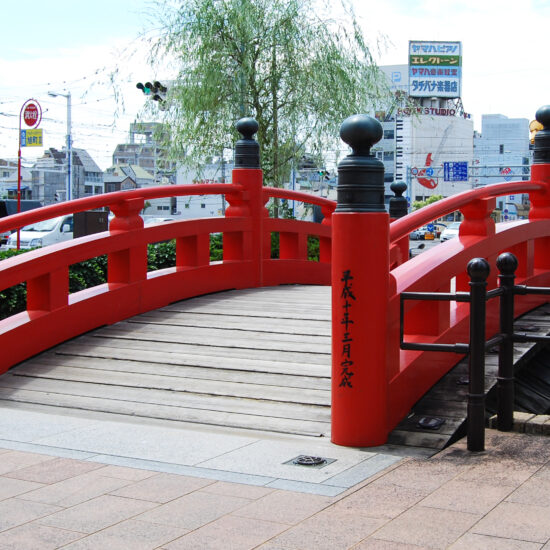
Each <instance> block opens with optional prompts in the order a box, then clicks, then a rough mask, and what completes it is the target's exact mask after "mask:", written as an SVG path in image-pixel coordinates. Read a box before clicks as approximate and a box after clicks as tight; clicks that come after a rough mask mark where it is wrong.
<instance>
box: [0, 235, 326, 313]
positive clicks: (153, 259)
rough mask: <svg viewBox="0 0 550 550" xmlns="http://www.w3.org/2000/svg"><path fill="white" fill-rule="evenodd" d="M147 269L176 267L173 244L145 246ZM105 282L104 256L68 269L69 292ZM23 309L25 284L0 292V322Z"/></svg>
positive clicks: (6, 253)
mask: <svg viewBox="0 0 550 550" xmlns="http://www.w3.org/2000/svg"><path fill="white" fill-rule="evenodd" d="M25 252H27V250H19V251H18V250H2V251H0V261H1V260H3V259H5V258H11V257H12V256H16V255H18V254H23V253H25ZM271 257H272V258H278V257H279V233H272V234H271ZM222 259H223V235H222V234H221V233H213V234H212V235H210V260H211V261H221V260H222ZM308 259H309V260H314V261H316V260H319V238H318V237H313V236H309V237H308ZM147 264H148V266H147V269H148V270H149V271H155V270H158V269H165V268H167V267H173V266H175V265H176V241H175V240H171V241H167V242H161V243H154V244H150V245H149V246H148V247H147ZM106 282H107V256H106V255H104V256H98V257H97V258H90V259H89V260H86V261H84V262H80V263H78V264H74V265H71V266H70V267H69V292H71V293H72V292H78V291H80V290H84V289H86V288H90V287H93V286H97V285H100V284H103V283H106ZM26 307H27V287H26V284H25V283H20V284H18V285H15V286H12V287H10V288H7V289H5V290H2V291H0V319H5V318H6V317H9V316H11V315H14V314H16V313H19V312H21V311H25V309H26Z"/></svg>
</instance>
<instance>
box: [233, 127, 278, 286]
mask: <svg viewBox="0 0 550 550" xmlns="http://www.w3.org/2000/svg"><path fill="white" fill-rule="evenodd" d="M236 128H237V130H238V131H239V133H240V134H241V135H242V139H240V140H238V141H237V143H236V145H235V164H234V166H235V168H234V169H233V174H232V180H233V183H238V184H240V185H242V187H243V192H242V193H239V194H227V195H226V198H227V202H228V203H229V206H228V208H227V209H226V211H225V215H226V217H228V218H231V217H247V218H249V219H250V229H249V230H248V231H244V232H231V233H224V236H223V259H224V261H230V260H243V259H250V260H251V262H252V264H253V268H252V270H251V272H252V278H251V281H250V285H251V286H261V285H262V280H263V277H262V266H263V259H264V258H269V247H270V243H269V242H268V238H269V235H267V236H266V235H265V234H264V230H263V220H264V218H266V217H267V216H268V215H269V214H268V211H267V209H266V208H265V200H264V196H263V190H262V188H263V172H262V170H261V168H260V146H259V144H258V142H257V141H256V140H255V139H254V137H253V136H254V134H255V133H256V132H257V131H258V123H257V122H256V121H255V120H254V119H253V118H242V119H241V120H239V121H238V122H237V124H236Z"/></svg>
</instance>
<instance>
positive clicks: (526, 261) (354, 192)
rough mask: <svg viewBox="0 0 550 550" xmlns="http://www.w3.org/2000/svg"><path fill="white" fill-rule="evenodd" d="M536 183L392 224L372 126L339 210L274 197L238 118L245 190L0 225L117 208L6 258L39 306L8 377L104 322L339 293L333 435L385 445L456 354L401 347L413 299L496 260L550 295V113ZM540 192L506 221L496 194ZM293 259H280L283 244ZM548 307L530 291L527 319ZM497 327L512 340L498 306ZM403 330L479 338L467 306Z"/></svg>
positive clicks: (361, 137) (491, 189)
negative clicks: (200, 210) (81, 279)
mask: <svg viewBox="0 0 550 550" xmlns="http://www.w3.org/2000/svg"><path fill="white" fill-rule="evenodd" d="M537 118H538V119H539V121H540V122H542V123H543V126H544V130H543V131H541V132H539V134H540V138H539V135H537V138H536V139H537V140H538V141H536V145H535V164H534V165H533V167H532V180H531V181H528V182H513V183H503V184H495V185H491V186H487V187H484V188H480V189H475V190H472V191H469V192H465V193H462V194H460V195H456V196H454V197H449V198H447V199H444V200H441V201H439V202H437V203H434V204H433V205H431V206H428V207H426V208H423V209H422V210H420V211H418V212H415V213H412V214H409V215H408V216H405V217H403V218H400V219H397V220H395V221H393V222H392V223H391V224H390V220H389V216H388V214H387V212H386V210H385V207H384V171H383V165H382V163H381V162H379V161H377V160H376V159H375V157H374V156H373V155H371V154H370V147H371V146H372V145H373V144H374V143H376V142H377V141H378V140H379V139H380V137H381V135H382V132H381V127H380V124H379V123H378V122H377V121H375V120H374V119H371V118H370V117H361V116H359V117H351V118H350V119H349V120H348V121H346V122H344V124H343V125H342V130H341V135H342V138H343V139H344V141H346V142H347V143H348V144H350V146H351V147H352V149H353V153H352V154H351V155H349V156H348V157H346V158H345V159H344V160H343V161H342V162H341V163H340V165H339V184H338V201H337V203H334V202H333V201H330V200H327V199H323V198H320V197H316V196H313V195H309V194H304V193H299V192H295V191H289V190H283V189H273V188H268V187H263V183H262V171H261V170H260V169H259V156H258V154H257V146H258V144H257V142H256V141H255V140H254V139H253V138H252V136H253V134H254V133H255V131H256V129H257V125H255V124H256V123H255V122H254V124H252V123H251V122H250V121H247V122H245V123H241V122H242V121H241V122H240V123H239V125H240V126H239V125H238V129H239V131H240V132H241V133H242V134H243V136H244V138H243V139H242V140H239V141H238V142H237V145H236V151H235V166H236V168H235V169H234V171H233V177H232V180H233V183H231V184H206V185H190V186H166V187H156V188H151V189H138V190H133V191H124V192H118V193H111V194H105V195H100V196H96V197H89V198H84V199H79V200H75V201H70V202H67V203H60V204H57V205H54V206H48V207H44V208H41V209H37V210H32V211H28V212H25V213H23V214H17V215H15V216H11V217H9V218H4V219H2V220H0V232H1V231H4V230H9V229H17V228H18V227H21V226H23V225H25V224H29V223H33V222H35V221H39V220H43V219H48V218H51V217H55V216H60V215H65V214H70V213H74V212H79V211H84V210H89V209H93V208H101V207H108V208H109V209H110V210H111V211H112V212H113V213H114V219H113V220H112V221H111V224H110V227H109V231H108V232H104V233H98V234H94V235H89V236H86V237H80V238H78V239H74V240H72V241H66V242H64V243H60V244H57V245H53V246H51V247H46V248H43V249H36V250H32V251H29V252H27V253H25V254H22V255H19V256H15V257H12V258H9V259H6V260H3V261H2V262H1V265H0V290H2V289H5V288H8V287H10V286H13V285H16V284H19V283H21V282H25V283H26V286H27V308H26V311H24V312H22V313H19V314H16V315H13V316H11V317H9V318H7V319H4V320H2V321H0V349H2V355H1V357H2V362H1V364H0V373H1V372H4V371H5V370H7V369H8V368H9V367H11V366H12V365H14V364H16V363H17V362H19V361H21V360H23V359H25V358H27V357H30V356H32V355H34V354H36V353H38V352H40V351H42V350H44V349H47V348H49V347H51V346H53V345H55V344H57V343H59V342H62V341H65V340H67V339H69V338H71V337H74V336H76V335H78V334H81V333H83V332H86V331H88V330H91V329H93V328H95V327H97V326H100V325H104V324H110V323H114V322H117V321H119V320H122V319H125V318H128V317H130V316H132V315H136V314H138V313H142V312H145V311H149V310H152V309H155V308H158V307H161V306H163V305H166V304H168V303H170V302H173V301H176V300H181V299H184V298H188V297H192V296H197V295H200V294H206V293H210V292H216V291H221V290H226V289H235V288H236V289H240V288H250V287H257V286H270V285H278V284H287V283H307V284H323V285H328V284H331V281H332V307H333V323H332V334H333V348H332V357H333V374H332V384H333V385H332V418H333V420H332V440H333V441H334V442H335V443H338V444H342V445H353V446H372V445H378V444H382V443H384V442H385V441H386V439H387V435H388V433H389V431H391V429H392V428H393V427H394V426H395V425H396V424H397V423H398V422H399V421H400V420H401V419H402V418H403V417H404V416H405V415H406V414H407V413H408V411H409V410H410V408H411V407H412V405H414V403H415V402H416V401H417V400H418V399H419V398H420V397H421V396H422V395H423V394H424V393H425V392H426V391H427V390H428V389H429V388H430V387H431V386H432V385H433V384H434V383H435V382H436V381H437V380H438V379H439V378H440V377H441V376H442V375H443V374H445V372H447V371H448V370H449V369H450V368H451V367H452V366H453V365H454V364H455V363H456V359H451V358H450V356H449V355H450V354H445V353H442V352H422V351H418V350H413V349H411V350H400V346H399V341H400V295H401V294H402V293H403V292H443V293H448V292H450V290H451V286H453V287H454V290H456V291H459V292H460V291H465V290H467V288H468V276H467V273H466V265H467V263H468V261H469V260H470V259H471V258H472V257H482V258H485V259H486V260H487V261H488V263H489V265H490V266H491V273H492V274H491V275H490V276H489V279H488V283H489V284H490V285H491V286H496V275H493V274H494V273H496V270H495V269H493V266H494V265H495V262H496V259H497V257H498V256H499V254H501V253H502V252H503V251H510V252H512V253H513V254H514V255H515V256H516V257H517V258H518V262H519V267H518V270H517V273H516V277H517V280H518V282H519V283H520V284H523V285H532V286H539V287H546V286H550V107H546V108H543V109H542V110H539V112H538V113H537ZM510 193H528V194H529V197H530V201H531V210H530V213H529V219H528V220H520V221H515V222H511V223H506V224H495V222H494V220H493V219H492V218H491V213H492V212H493V210H494V208H495V204H496V197H497V196H500V195H507V194H510ZM207 194H222V195H225V198H226V200H227V202H228V205H229V206H228V207H227V208H226V213H225V217H220V218H210V219H197V220H182V221H174V222H168V223H164V224H159V225H152V226H148V227H144V225H143V220H142V218H141V217H140V215H139V213H140V211H141V210H142V209H143V207H144V202H145V200H147V199H150V198H159V197H167V196H177V195H207ZM270 198H280V199H288V200H297V201H303V202H308V203H310V204H314V205H318V206H320V207H321V209H322V212H323V214H324V219H323V222H322V223H320V224H319V223H312V222H304V221H298V220H286V219H275V218H270V217H269V215H268V210H267V208H266V203H267V202H268V200H269V199H270ZM457 209H458V210H460V212H461V213H462V215H463V217H464V221H463V223H462V224H461V226H460V231H459V236H458V238H457V239H452V240H449V241H447V242H445V243H441V244H439V245H437V246H436V247H433V248H432V249H430V250H428V251H426V252H424V253H423V254H421V255H418V256H416V257H415V258H413V259H411V260H409V257H408V247H409V243H408V235H409V233H410V232H411V231H412V230H414V229H416V228H418V227H420V226H422V225H424V224H426V223H427V222H430V221H432V220H434V219H437V218H439V217H442V216H444V215H445V214H447V213H450V212H452V211H455V210H457ZM212 233H221V234H222V235H223V260H222V261H220V262H211V261H210V255H209V241H210V239H209V237H210V235H211V234H212ZM273 233H277V234H278V235H279V257H278V258H271V255H270V249H271V236H272V234H273ZM309 236H315V237H317V238H319V243H320V261H317V262H313V261H309V260H308V258H307V241H308V237H309ZM169 239H175V242H176V261H175V265H174V266H173V267H169V268H166V269H161V270H158V271H154V272H148V271H147V245H148V244H149V243H155V242H159V241H165V240H169ZM105 254H106V255H107V257H108V273H107V283H105V284H102V285H98V286H96V287H93V288H88V289H86V290H82V291H79V292H75V293H72V294H69V285H68V272H69V266H71V265H73V264H76V263H79V262H82V261H84V260H86V259H89V258H94V257H96V256H100V255H105ZM543 300H545V298H542V297H541V296H533V295H531V296H529V295H525V296H522V297H521V299H519V300H518V301H517V304H516V314H517V315H519V314H521V313H522V312H524V311H527V310H529V309H532V308H533V307H535V306H536V305H538V304H540V303H541V302H542V301H543ZM487 311H488V323H487V332H488V333H489V334H493V333H496V332H497V331H498V316H497V315H496V311H495V310H493V309H492V308H491V307H488V310H487ZM405 313H406V322H405V324H404V329H403V330H404V334H405V335H406V338H407V341H409V342H413V343H414V342H428V343H430V344H434V345H435V344H448V343H451V342H457V341H463V340H464V339H465V338H464V337H465V335H467V333H468V322H469V308H468V307H467V304H464V303H460V302H445V303H436V302H425V303H418V304H411V303H408V304H407V305H406V306H405Z"/></svg>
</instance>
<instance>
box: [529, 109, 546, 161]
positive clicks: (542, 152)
mask: <svg viewBox="0 0 550 550" xmlns="http://www.w3.org/2000/svg"><path fill="white" fill-rule="evenodd" d="M535 117H536V119H537V120H538V121H539V122H540V123H541V124H542V126H543V129H542V130H540V131H539V132H537V134H536V136H535V147H534V150H533V164H550V105H543V106H542V107H540V108H539V109H538V110H537V112H536V115H535Z"/></svg>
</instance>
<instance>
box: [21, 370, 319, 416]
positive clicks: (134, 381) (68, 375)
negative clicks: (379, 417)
mask: <svg viewBox="0 0 550 550" xmlns="http://www.w3.org/2000/svg"><path fill="white" fill-rule="evenodd" d="M13 376H28V377H35V378H47V379H54V380H67V381H78V382H85V383H88V384H109V385H116V386H125V387H128V388H146V389H156V390H168V391H171V392H186V393H199V394H205V395H219V396H229V397H246V398H250V399H259V400H264V401H265V400H268V401H279V402H286V403H301V404H310V405H322V406H329V405H330V390H329V389H326V390H317V389H309V388H301V389H300V390H299V391H298V390H296V388H288V387H281V386H266V385H260V384H252V383H247V384H242V383H236V382H227V381H219V380H204V379H196V378H179V377H167V376H159V375H156V374H138V373H132V374H131V376H128V375H127V374H125V373H119V372H107V371H103V370H102V371H94V370H91V369H82V368H79V367H64V366H51V365H50V366H48V365H27V366H26V367H25V368H23V369H18V370H17V373H15V374H14V375H13Z"/></svg>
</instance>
